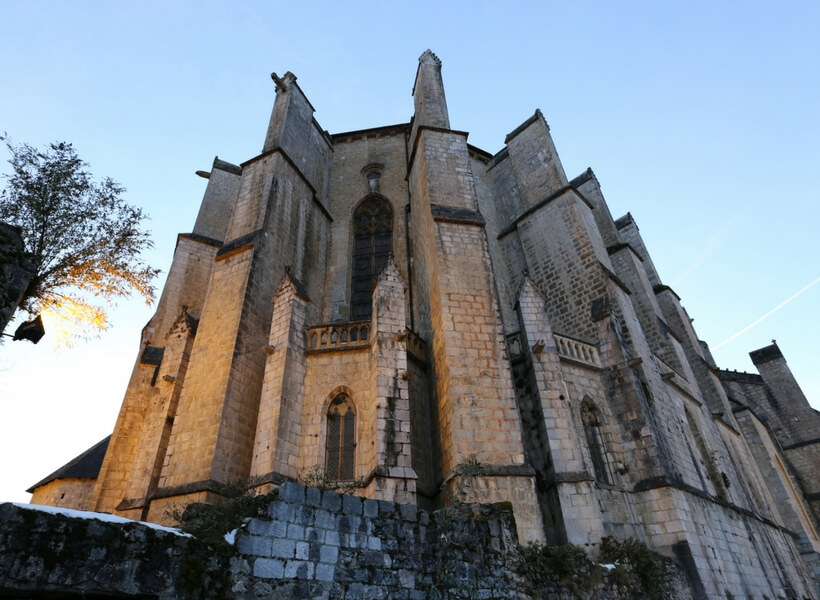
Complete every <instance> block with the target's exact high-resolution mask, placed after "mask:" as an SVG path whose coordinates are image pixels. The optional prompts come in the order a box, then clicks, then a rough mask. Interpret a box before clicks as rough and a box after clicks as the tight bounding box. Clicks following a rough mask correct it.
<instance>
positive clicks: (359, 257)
mask: <svg viewBox="0 0 820 600" xmlns="http://www.w3.org/2000/svg"><path fill="white" fill-rule="evenodd" d="M392 250H393V209H392V208H391V207H390V203H389V202H388V201H387V200H386V199H385V198H384V197H382V196H378V195H375V194H371V195H370V196H368V197H367V198H365V199H364V200H363V201H362V203H361V204H359V206H358V207H357V208H356V211H355V212H354V213H353V281H352V286H351V287H352V289H351V295H352V298H351V302H350V305H351V309H350V319H351V321H366V320H369V319H370V316H371V315H370V313H371V312H372V310H373V308H372V300H371V294H372V292H373V286H374V285H375V284H376V278H377V277H378V276H379V273H381V272H382V269H384V267H385V265H386V264H387V259H388V257H389V256H390V253H391V252H392Z"/></svg>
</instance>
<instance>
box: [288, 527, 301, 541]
mask: <svg viewBox="0 0 820 600" xmlns="http://www.w3.org/2000/svg"><path fill="white" fill-rule="evenodd" d="M288 537H289V538H290V539H292V540H303V539H305V528H304V527H303V526H301V525H297V524H296V523H291V524H289V525H288Z"/></svg>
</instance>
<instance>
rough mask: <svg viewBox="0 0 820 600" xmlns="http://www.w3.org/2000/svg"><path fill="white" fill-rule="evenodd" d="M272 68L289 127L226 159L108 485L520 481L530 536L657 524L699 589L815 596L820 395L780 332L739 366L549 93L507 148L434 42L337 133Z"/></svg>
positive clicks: (171, 491)
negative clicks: (689, 308) (805, 392)
mask: <svg viewBox="0 0 820 600" xmlns="http://www.w3.org/2000/svg"><path fill="white" fill-rule="evenodd" d="M274 81H275V83H276V88H277V92H276V100H275V102H274V107H273V111H272V115H271V120H270V124H269V127H268V131H267V133H266V136H265V142H264V147H263V152H262V153H261V154H260V155H258V156H255V157H253V158H251V159H249V160H247V161H246V162H244V163H242V164H241V165H239V166H237V165H233V164H230V163H226V162H224V161H222V160H219V159H217V160H215V161H214V164H213V168H212V170H211V172H210V175H209V179H208V186H207V189H206V192H205V197H204V199H203V204H202V208H201V210H200V213H199V215H198V217H197V220H196V223H195V225H194V228H193V231H192V232H191V233H186V234H180V236H179V239H178V244H177V248H176V253H175V256H174V262H173V265H172V267H171V270H170V272H169V275H168V281H167V283H166V286H165V289H164V291H163V294H162V297H161V299H160V301H159V304H158V306H157V312H156V315H155V316H154V318H153V319H152V320H151V322H150V323H149V324H148V326H147V327H146V328H145V330H144V331H143V334H142V339H141V345H140V351H139V358H138V359H137V363H136V365H135V367H134V371H133V375H132V379H131V382H130V385H129V387H128V391H127V393H126V397H125V400H124V402H123V406H122V410H121V412H120V416H119V418H118V421H117V425H116V427H115V430H114V433H113V435H112V438H111V442H110V444H109V448H108V452H107V454H106V456H105V460H104V461H103V464H102V467H101V469H100V473H99V476H98V478H97V481H96V485H95V488H94V492H93V495H92V497H91V500H90V504H89V506H90V508H91V509H93V510H97V511H105V512H113V513H116V514H120V515H124V516H128V517H132V518H138V519H148V520H151V521H156V522H164V521H166V520H167V516H166V515H167V513H168V511H169V509H171V508H173V507H174V506H181V505H184V504H187V503H189V502H191V501H205V502H220V501H221V500H222V499H223V498H224V493H225V486H226V485H229V484H231V483H234V482H236V481H237V480H243V481H250V483H249V485H252V486H255V487H258V488H259V489H260V490H263V491H266V490H268V489H270V488H274V487H278V486H279V485H281V484H282V483H283V482H287V481H294V480H298V479H300V478H304V477H305V476H306V475H307V474H309V473H313V474H314V475H315V474H317V473H324V474H325V477H328V474H331V475H332V476H331V477H330V478H331V479H344V480H346V481H344V482H343V483H344V485H346V486H350V487H352V489H355V490H356V493H357V494H358V495H360V496H363V497H366V498H369V499H371V500H380V501H391V502H392V501H396V502H402V503H405V504H415V505H417V506H419V507H422V508H435V507H439V506H442V505H447V504H449V503H451V502H452V501H454V500H458V501H462V502H509V503H511V504H512V506H513V509H514V513H515V520H516V526H517V533H518V537H519V538H520V540H521V541H522V542H531V541H547V542H550V543H565V542H571V543H574V544H577V545H580V546H584V547H587V548H589V549H590V550H591V551H592V552H593V553H594V549H595V547H596V546H597V544H599V542H600V540H601V539H602V537H604V536H606V535H615V536H618V537H622V538H623V537H635V538H638V539H641V540H645V541H646V542H647V543H648V544H649V545H650V546H651V547H653V548H654V549H656V550H658V551H659V552H662V553H665V554H667V555H668V556H670V557H673V558H675V559H676V560H678V561H679V562H680V563H681V564H682V565H684V566H685V567H686V568H687V570H688V572H690V573H692V574H694V575H693V577H694V580H695V581H696V584H694V585H695V588H696V589H698V590H700V591H699V594H700V596H701V597H708V598H725V597H728V595H733V596H740V595H744V594H745V596H746V597H756V598H760V597H764V596H765V597H769V598H780V597H801V598H802V597H810V598H814V597H816V591H815V590H814V586H815V585H816V581H817V580H818V573H817V571H816V569H817V564H818V560H817V557H818V553H817V551H818V549H819V548H820V547H819V546H818V543H817V539H818V538H817V526H818V521H819V520H820V519H818V512H817V493H818V478H817V474H816V471H817V469H816V465H817V454H816V452H817V447H818V446H817V445H816V440H817V436H818V431H819V430H818V423H817V413H816V412H815V411H812V410H811V409H810V408H809V407H808V404H807V403H806V402H805V398H803V397H802V394H801V393H800V390H799V387H797V384H796V383H794V380H793V378H791V379H790V374H788V375H786V374H785V373H787V371H788V369H787V367H785V361H782V360H781V359H782V356H779V358H778V357H777V356H775V357H774V358H772V357H771V356H770V354H772V353H771V352H769V351H765V352H764V351H760V352H763V354H760V355H757V356H758V358H759V360H756V364H758V366H759V368H760V369H761V375H760V378H761V379H760V382H757V380H755V382H752V383H749V382H745V381H744V382H735V381H732V380H731V378H730V377H726V376H724V375H723V372H721V371H719V370H718V369H717V368H716V366H715V365H714V363H713V361H712V359H711V357H710V355H709V352H708V348H707V347H706V346H705V344H703V343H702V342H700V341H699V340H698V337H697V335H696V333H695V331H694V330H693V329H692V325H691V321H690V319H689V317H688V315H687V314H686V311H685V310H684V308H683V306H682V305H681V303H680V299H679V298H678V296H677V295H676V294H675V292H674V291H673V290H672V289H671V288H669V287H668V286H666V285H664V284H663V282H662V280H661V278H660V276H659V275H658V273H657V271H656V270H655V267H654V265H653V264H652V261H651V258H650V256H649V254H648V253H647V250H646V248H645V246H644V243H643V241H642V239H641V236H640V232H639V230H638V227H637V225H636V222H635V220H634V219H633V218H632V216H631V215H629V214H627V215H626V216H625V217H621V218H619V219H617V220H616V219H613V217H612V215H611V214H610V212H609V209H608V207H607V205H606V202H605V200H604V198H603V195H602V193H601V189H600V186H599V184H598V181H597V179H596V178H595V175H594V174H593V173H592V171H591V170H588V171H586V172H585V173H583V174H581V175H580V176H578V177H576V178H574V179H571V180H570V179H569V178H568V177H567V176H566V174H565V173H564V169H563V167H562V165H561V162H560V160H559V158H558V154H557V151H556V148H555V145H554V143H553V141H552V138H551V136H550V131H549V127H548V125H547V122H546V120H545V119H544V117H543V115H542V114H541V112H540V111H535V113H534V114H533V115H532V116H531V117H530V118H529V119H527V120H526V121H524V122H523V123H522V124H521V125H520V126H518V127H517V128H515V129H514V130H513V131H512V132H511V133H510V134H509V135H508V136H507V138H506V140H505V145H504V148H503V149H501V150H500V151H499V152H497V153H495V154H494V155H490V154H488V153H486V152H484V151H483V150H480V149H478V148H475V147H472V146H470V145H469V144H468V143H467V134H466V133H465V132H461V131H455V130H452V129H451V128H450V123H449V115H448V111H447V103H446V99H445V95H444V88H443V83H442V77H441V63H440V61H439V60H438V58H437V57H436V56H435V55H434V54H433V53H431V52H429V51H427V52H425V53H424V54H423V55H422V56H421V58H420V59H419V66H418V70H417V72H416V80H415V85H414V90H413V97H414V105H415V115H414V117H413V119H412V120H411V121H410V123H407V124H400V125H393V126H388V127H379V128H374V129H367V130H362V131H355V132H349V133H340V134H330V133H328V132H326V131H324V130H322V128H321V127H320V126H319V124H318V123H317V122H316V121H315V119H314V118H313V116H312V115H313V107H312V106H311V104H310V102H309V101H308V100H307V98H306V96H305V94H304V93H303V92H302V90H301V88H300V87H299V85H298V84H297V83H296V77H295V76H294V75H293V74H291V73H287V74H285V75H284V76H283V77H278V76H276V75H274ZM777 354H779V351H778V353H777ZM778 361H780V362H778ZM781 363H782V364H781ZM755 386H758V387H759V389H758V387H755ZM772 389H776V391H774V392H773V391H771V390H772ZM767 390H768V391H767ZM775 405H776V406H775ZM340 411H341V412H340ZM778 411H779V412H778ZM795 411H797V412H795ZM763 413H766V414H769V415H770V416H769V417H768V421H765V420H761V419H762V417H761V415H762V414H763ZM797 413H799V414H797ZM775 415H776V417H775ZM795 417H796V418H797V420H794V418H795ZM790 419H791V420H790ZM795 423H797V424H796V425H795ZM783 436H786V437H783ZM339 473H345V475H344V476H343V477H342V476H339V475H338V474H339ZM334 474H335V475H334ZM272 564H273V563H271V565H272ZM806 565H809V568H810V569H812V570H814V571H815V574H814V577H815V579H814V581H815V583H812V576H811V575H810V574H809V571H808V570H807V566H806Z"/></svg>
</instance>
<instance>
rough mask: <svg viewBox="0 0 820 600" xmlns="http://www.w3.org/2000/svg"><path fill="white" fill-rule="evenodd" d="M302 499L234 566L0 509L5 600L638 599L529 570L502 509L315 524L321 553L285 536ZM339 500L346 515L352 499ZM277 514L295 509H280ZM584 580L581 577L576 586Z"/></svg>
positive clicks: (215, 555) (259, 524)
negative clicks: (69, 599)
mask: <svg viewBox="0 0 820 600" xmlns="http://www.w3.org/2000/svg"><path fill="white" fill-rule="evenodd" d="M300 487H301V486H296V485H294V484H286V485H285V486H283V488H285V489H283V490H282V492H283V493H282V494H280V497H279V498H278V499H277V500H275V501H273V502H272V505H273V506H272V509H273V510H271V511H270V513H271V514H283V515H286V520H285V521H282V525H284V527H282V528H280V529H277V531H284V532H286V533H285V534H284V535H285V537H280V536H279V535H274V534H273V533H272V532H273V531H274V530H275V528H273V527H270V525H271V523H276V522H277V521H267V520H264V519H251V520H249V521H248V522H246V523H245V525H243V527H242V528H241V529H240V531H239V532H238V535H237V541H236V546H235V548H234V550H235V553H234V554H233V555H230V552H228V553H226V551H225V549H222V550H219V551H215V550H213V549H210V548H207V547H205V546H204V545H202V544H201V543H199V542H198V541H197V540H196V539H194V538H192V537H186V536H182V535H179V534H177V533H173V532H168V531H164V530H158V529H155V528H152V527H149V526H147V525H145V524H143V523H138V522H132V523H126V524H122V523H111V522H104V521H100V520H96V519H95V518H94V517H95V513H75V514H76V515H77V516H64V515H59V514H51V513H47V512H43V511H40V510H37V509H33V508H24V507H19V506H16V505H12V504H3V505H0V597H6V596H29V595H32V596H36V595H38V594H43V593H49V594H54V595H65V596H69V595H104V596H107V597H132V596H138V597H154V598H161V599H168V600H171V599H176V600H181V599H187V598H214V599H216V598H225V597H229V598H236V599H238V600H252V599H254V600H255V599H256V598H259V597H260V595H262V596H264V597H268V598H319V597H323V598H347V599H352V598H438V597H449V598H454V599H455V598H465V599H466V598H485V599H502V598H516V599H518V600H526V599H532V600H535V599H540V598H558V599H565V598H566V599H567V600H569V599H570V598H589V599H596V600H598V599H600V600H603V599H604V598H607V599H614V600H632V599H636V598H639V597H641V595H640V593H639V592H638V591H637V590H638V589H639V584H638V583H637V579H636V578H635V577H634V576H631V575H628V574H627V575H624V574H623V573H621V575H620V576H619V577H617V578H613V577H610V576H608V575H606V574H604V575H602V576H601V581H600V583H596V584H595V585H590V586H587V587H586V588H584V589H581V590H580V591H579V590H577V589H575V588H576V587H577V586H578V584H577V582H576V583H571V582H568V581H565V582H564V583H562V582H561V581H559V579H558V578H557V577H556V576H554V575H550V572H549V571H548V570H547V571H544V570H541V571H538V572H537V573H536V572H534V571H531V570H529V569H530V568H531V567H528V566H527V563H526V561H525V560H524V557H523V554H522V551H521V548H520V547H519V545H518V538H517V536H516V527H515V522H514V519H513V516H512V512H511V511H510V509H509V507H508V506H501V505H499V506H492V505H473V506H462V507H459V508H453V509H447V510H442V511H437V512H436V513H435V514H434V515H433V518H432V520H430V518H429V515H428V514H427V513H426V512H424V511H417V510H416V509H415V507H412V508H413V510H412V511H410V510H401V509H402V508H404V505H399V508H400V510H399V511H397V512H396V513H395V514H391V515H388V516H378V515H370V516H367V515H366V516H363V517H361V523H360V525H361V524H364V526H363V528H364V529H366V530H369V531H372V532H373V533H372V534H370V535H362V536H360V535H356V534H351V533H344V532H340V531H339V530H338V529H336V527H338V522H337V523H326V525H327V526H329V527H326V526H323V525H322V524H320V523H318V522H317V519H316V516H315V515H313V516H312V517H311V521H312V522H311V524H310V528H311V530H312V531H315V532H316V535H315V536H314V537H316V541H311V542H306V541H300V540H299V539H295V538H299V537H301V534H300V533H299V532H298V531H297V529H293V528H292V526H294V525H296V526H298V528H302V527H303V526H302V525H301V523H296V522H295V521H296V519H297V518H298V517H297V515H298V514H299V513H300V508H302V507H303V506H304V505H303V504H301V502H303V501H304V499H305V497H306V496H305V493H304V492H305V490H304V488H302V489H301V490H299V489H297V488H300ZM288 488H290V489H288ZM323 494H332V495H333V496H335V497H338V495H337V494H335V493H333V492H322V491H321V490H315V491H313V492H311V491H310V490H308V496H310V495H314V496H315V495H323ZM347 498H353V500H347ZM342 500H343V502H344V501H345V500H347V502H348V503H349V504H348V505H349V506H352V505H353V504H355V502H354V500H358V499H357V498H355V497H352V496H343V497H342ZM282 504H284V505H288V506H290V507H291V508H290V509H289V510H281V509H277V507H276V505H282ZM81 517H84V518H81ZM97 517H101V518H107V516H106V515H97ZM288 536H290V537H288ZM294 536H295V538H294ZM321 540H325V541H324V542H323V541H321ZM390 542H396V543H392V544H391V543H390ZM664 576H665V578H666V579H667V581H668V586H667V589H668V590H669V595H668V596H667V597H669V598H677V599H680V600H684V599H690V598H692V596H691V595H690V594H689V593H688V588H687V585H686V583H685V581H684V579H683V575H682V573H681V572H679V571H676V569H675V568H674V567H673V566H671V565H668V566H667V567H666V571H665V574H664ZM584 577H586V576H585V575H584V573H583V572H581V573H580V574H578V575H577V576H576V579H578V578H580V580H583V578H584ZM533 582H535V583H533ZM621 584H627V585H626V587H619V585H621ZM568 586H569V587H568ZM573 590H574V591H573ZM630 590H631V591H630ZM673 591H674V593H673ZM574 593H578V594H579V595H573V594H574ZM636 594H637V595H636Z"/></svg>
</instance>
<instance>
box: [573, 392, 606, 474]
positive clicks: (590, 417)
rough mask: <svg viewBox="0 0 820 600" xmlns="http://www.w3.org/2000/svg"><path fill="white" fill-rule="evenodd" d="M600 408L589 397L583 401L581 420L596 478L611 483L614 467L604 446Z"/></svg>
mask: <svg viewBox="0 0 820 600" xmlns="http://www.w3.org/2000/svg"><path fill="white" fill-rule="evenodd" d="M597 412H598V408H597V407H596V406H595V404H593V403H592V402H591V401H589V400H588V399H586V398H585V399H584V401H583V402H582V403H581V421H582V422H583V424H584V436H585V437H586V440H587V447H588V448H589V456H590V458H591V459H592V467H593V468H594V469H595V479H597V480H598V481H600V482H601V483H607V484H611V483H612V482H613V481H614V480H613V477H612V467H611V466H610V464H609V456H608V454H607V451H606V446H604V439H603V436H602V435H601V423H600V421H599V420H598V415H597Z"/></svg>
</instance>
